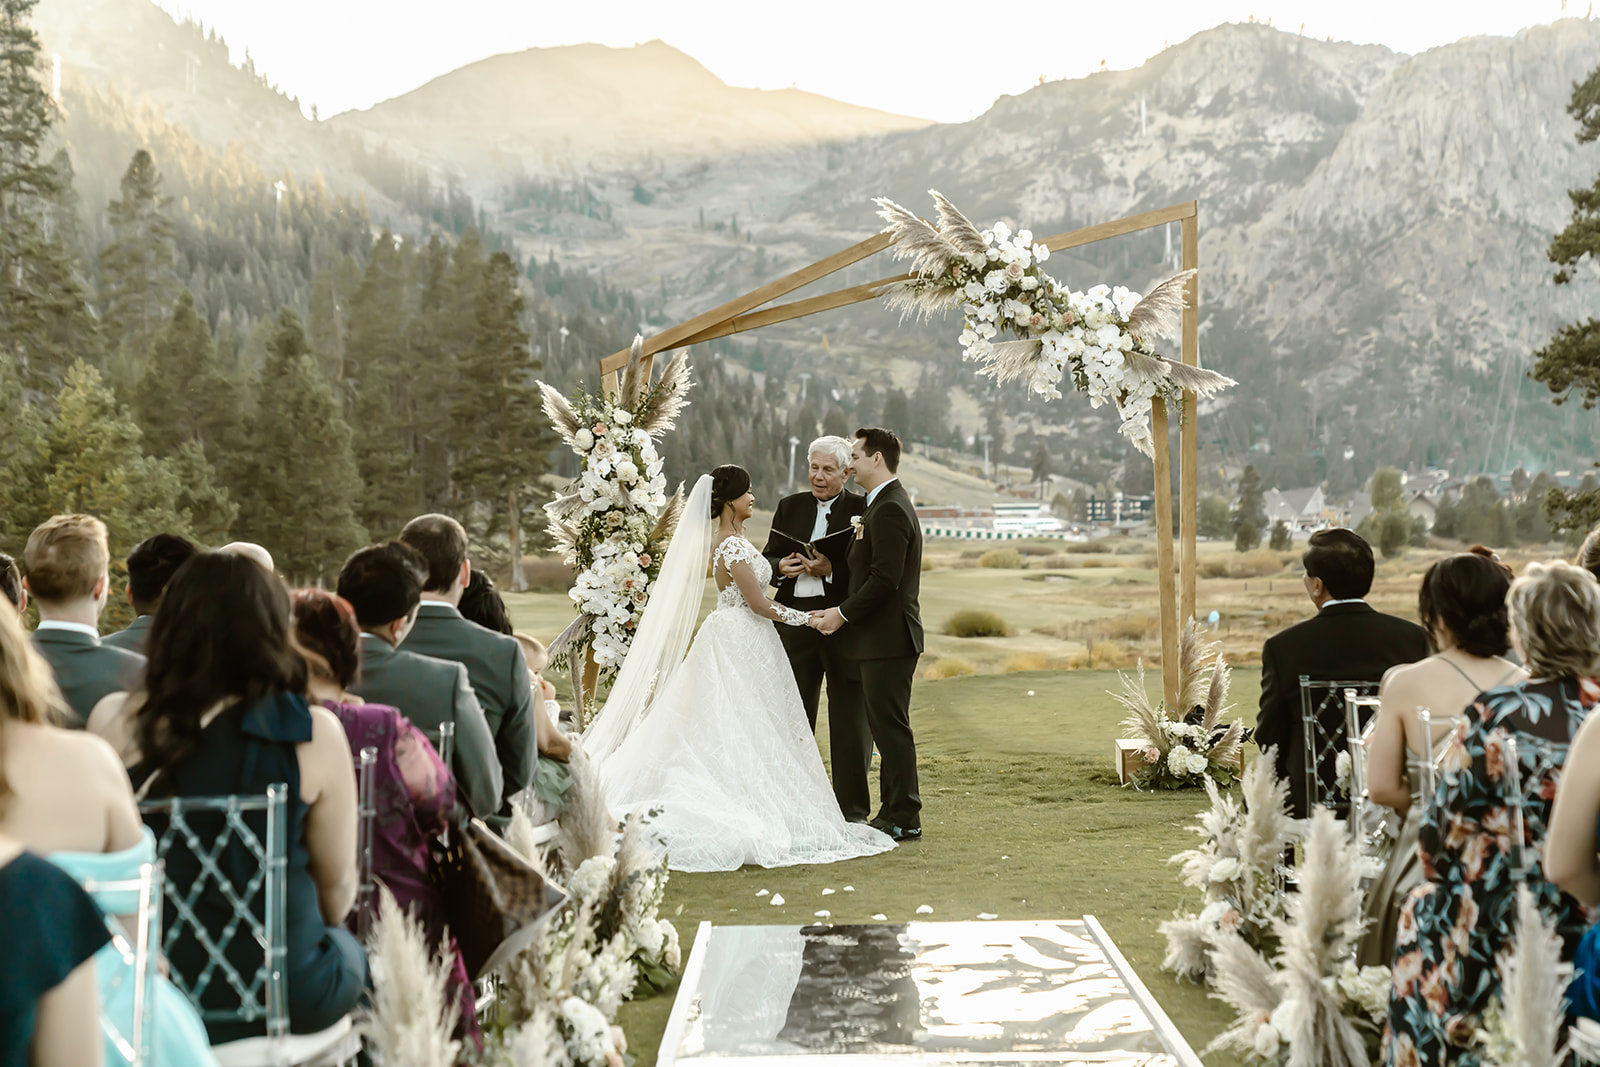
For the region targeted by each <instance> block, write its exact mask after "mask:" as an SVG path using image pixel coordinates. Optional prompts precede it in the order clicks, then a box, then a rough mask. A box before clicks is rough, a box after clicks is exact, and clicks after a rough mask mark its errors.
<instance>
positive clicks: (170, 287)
mask: <svg viewBox="0 0 1600 1067" xmlns="http://www.w3.org/2000/svg"><path fill="white" fill-rule="evenodd" d="M168 206H169V201H168V200H167V199H166V198H165V197H163V196H162V195H161V171H159V170H158V169H156V164H155V160H153V159H151V158H150V153H149V152H147V151H145V150H144V149H143V148H141V149H139V150H138V151H137V152H135V153H134V154H133V159H132V160H130V161H129V163H128V169H127V170H125V171H124V172H123V174H122V197H121V199H118V200H113V201H111V204H110V206H109V208H108V209H107V216H108V218H109V220H110V222H111V232H112V234H113V235H114V236H113V237H112V241H111V243H110V244H108V245H106V247H105V248H104V249H102V250H101V252H100V304H101V308H102V314H101V322H102V323H104V330H105V337H106V344H107V347H109V348H111V349H112V350H113V351H116V352H118V353H119V356H120V360H119V361H120V362H123V363H125V364H127V368H126V370H124V373H125V374H128V380H129V381H130V382H131V381H132V380H133V378H134V376H135V375H136V373H137V368H138V365H139V364H140V363H141V362H142V361H143V358H144V353H145V349H146V348H147V347H148V346H149V344H150V339H151V338H152V337H154V336H155V333H156V331H157V330H158V329H160V328H161V324H162V322H163V321H164V320H165V319H166V317H167V312H168V311H169V310H170V309H171V307H172V304H173V301H175V300H176V299H177V298H178V291H179V289H180V288H181V286H180V284H179V282H178V274H177V270H176V263H177V256H178V252H177V245H176V242H175V240H174V236H175V231H174V229H173V226H172V220H171V219H169V218H168V217H167V214H166V209H167V207H168ZM130 371H131V372H133V373H128V372H130Z"/></svg>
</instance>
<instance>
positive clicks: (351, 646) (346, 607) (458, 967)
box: [294, 589, 478, 1040]
mask: <svg viewBox="0 0 1600 1067" xmlns="http://www.w3.org/2000/svg"><path fill="white" fill-rule="evenodd" d="M294 625H295V638H296V640H297V641H298V643H299V646H300V651H301V653H302V654H303V655H304V656H305V659H306V666H307V668H308V669H309V671H310V676H309V678H308V679H307V682H306V685H307V691H308V695H309V696H310V697H311V699H312V700H314V701H316V702H317V703H318V704H320V705H322V706H323V707H325V708H327V709H328V710H329V711H331V712H333V713H334V714H335V715H337V716H338V717H339V722H340V723H341V724H343V726H344V734H345V738H346V739H347V740H348V741H349V742H350V751H351V753H352V754H354V753H358V752H360V751H361V750H362V749H365V748H374V749H376V750H377V755H378V762H377V763H376V764H375V765H374V773H375V775H376V778H375V779H374V781H373V791H372V795H373V800H374V802H375V804H376V806H377V810H376V812H375V813H374V817H373V842H372V873H373V877H374V879H375V880H376V881H377V882H378V883H379V884H381V885H383V886H385V887H387V888H388V890H389V891H390V892H391V893H393V894H394V898H395V902H396V903H398V904H399V905H400V906H401V907H402V908H404V909H405V910H406V911H407V912H408V913H409V914H410V915H412V916H413V917H414V918H416V919H418V920H419V921H420V922H421V923H422V927H423V929H424V930H425V931H426V932H427V935H428V946H429V948H430V950H432V951H435V952H436V951H438V948H439V945H440V944H441V943H442V942H443V941H444V938H445V936H446V932H445V928H444V926H445V912H444V899H443V898H442V897H441V896H440V894H439V887H438V886H437V885H435V884H434V881H433V879H432V878H431V877H430V876H429V860H428V842H429V840H430V839H432V838H434V837H436V836H438V834H439V832H440V831H441V830H443V829H444V828H445V827H446V826H447V825H448V824H449V823H450V822H451V821H452V820H453V818H454V815H455V811H456V808H457V804H456V784H455V780H454V779H453V778H452V777H451V776H450V772H449V770H447V769H446V768H445V766H444V764H443V763H441V762H440V761H439V754H438V753H437V752H435V751H434V748H433V745H432V743H431V742H429V740H428V738H427V737H425V736H424V735H423V734H422V733H421V732H420V731H419V730H418V729H417V728H416V727H415V726H412V725H411V723H409V722H407V721H406V718H405V716H403V715H401V714H400V713H399V712H398V711H396V710H395V709H394V708H391V707H386V706H384V705H382V704H367V703H363V702H362V700H361V698H360V697H358V696H355V695H353V694H352V693H350V692H349V691H348V690H349V687H350V686H351V685H352V684H353V683H354V682H355V680H356V678H357V676H358V675H359V674H360V671H361V627H360V625H359V624H358V623H357V622H356V613H355V609H354V608H352V607H351V606H350V602H349V601H347V600H344V599H343V598H341V597H337V596H334V595H333V594H332V593H329V592H326V591H324V590H321V589H299V590H296V591H295V594H294ZM373 906H374V907H376V906H377V901H375V900H374V901H373ZM351 918H352V922H353V920H354V916H352V917H351ZM450 977H451V984H452V987H453V989H454V990H455V992H456V995H457V997H458V998H459V999H460V1000H461V1021H462V1023H463V1024H464V1025H465V1027H466V1028H467V1029H468V1030H469V1031H470V1032H471V1033H472V1035H473V1036H474V1039H475V1040H476V1036H477V1032H478V1017H477V1013H476V1011H475V1010H474V1003H475V994H474V991H473V988H472V981H471V979H469V978H468V977H467V967H466V964H465V963H464V962H462V959H461V956H460V954H459V953H456V954H455V966H454V968H453V969H452V971H451V976H450Z"/></svg>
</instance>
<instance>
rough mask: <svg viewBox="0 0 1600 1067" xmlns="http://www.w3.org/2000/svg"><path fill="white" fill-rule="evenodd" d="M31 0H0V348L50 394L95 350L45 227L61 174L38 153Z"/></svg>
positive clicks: (68, 263) (47, 108)
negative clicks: (79, 359)
mask: <svg viewBox="0 0 1600 1067" xmlns="http://www.w3.org/2000/svg"><path fill="white" fill-rule="evenodd" d="M35 3H36V0H0V347H3V348H4V349H6V351H8V352H9V353H11V355H12V357H13V359H15V361H16V365H17V369H18V373H19V374H20V376H21V380H22V382H23V384H24V385H25V386H27V387H28V388H29V389H31V390H36V391H39V392H44V393H50V394H54V393H55V391H56V389H57V388H58V386H59V384H60V381H61V377H62V375H63V374H64V373H65V371H66V368H67V367H68V365H69V364H70V363H71V362H72V360H73V359H74V358H77V357H84V356H87V357H93V356H94V355H96V354H97V353H98V351H99V345H98V335H97V331H96V329H95V323H94V317H93V315H92V314H91V313H90V312H89V308H88V302H87V301H86V300H85V299H84V294H83V287H82V282H81V279H80V278H79V277H78V274H77V271H76V270H75V269H74V265H73V262H72V258H71V256H70V255H69V254H68V252H67V250H66V249H65V248H64V247H63V246H62V244H61V242H60V241H59V240H57V239H55V238H54V237H52V234H51V227H50V226H49V224H48V223H49V218H50V215H51V209H52V205H57V204H59V203H60V202H61V198H62V196H63V192H62V188H61V183H62V174H61V172H59V171H58V170H57V168H56V167H55V166H53V165H51V164H50V163H48V162H45V161H43V160H42V159H41V158H40V153H41V150H42V148H43V145H44V143H45V140H46V138H47V137H48V136H49V133H50V126H51V123H52V122H53V120H54V118H55V112H54V107H53V104H52V101H51V99H50V97H49V94H47V93H46V92H45V89H44V84H43V82H42V81H41V79H40V70H39V38H38V35H37V34H35V33H34V31H33V27H32V26H31V25H30V24H29V21H28V20H29V15H30V14H31V12H32V10H33V7H34V5H35Z"/></svg>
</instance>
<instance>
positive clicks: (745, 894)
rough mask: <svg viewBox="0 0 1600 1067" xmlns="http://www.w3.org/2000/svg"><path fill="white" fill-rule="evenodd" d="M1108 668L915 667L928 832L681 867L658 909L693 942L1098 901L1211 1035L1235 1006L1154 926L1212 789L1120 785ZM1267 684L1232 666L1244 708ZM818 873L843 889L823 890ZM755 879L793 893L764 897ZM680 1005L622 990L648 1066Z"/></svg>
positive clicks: (1189, 1022)
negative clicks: (774, 866) (736, 932)
mask: <svg viewBox="0 0 1600 1067" xmlns="http://www.w3.org/2000/svg"><path fill="white" fill-rule="evenodd" d="M1148 681H1149V683H1150V685H1151V687H1152V691H1155V690H1156V689H1158V688H1159V686H1160V679H1159V675H1155V674H1152V675H1151V676H1150V677H1149V679H1148ZM1115 684H1116V675H1115V673H1114V672H1109V671H1041V672H1029V673H1016V674H992V675H979V676H973V677H964V678H953V679H948V680H944V681H921V680H919V681H918V682H917V684H916V689H915V692H914V696H913V710H912V719H913V724H914V726H915V728H916V733H917V742H918V757H919V759H918V762H919V766H920V769H921V787H922V800H923V827H924V831H925V833H926V837H925V838H924V840H923V841H921V842H919V843H917V844H910V845H903V846H901V847H900V848H899V849H896V850H895V851H894V852H892V853H889V854H887V855H883V856H874V857H868V858H865V859H859V860H852V861H849V862H845V863H837V864H830V865H827V866H815V867H789V868H783V869H780V870H770V871H769V870H764V869H761V868H745V869H743V870H739V871H733V872H730V873H723V874H674V875H673V876H672V881H671V884H670V885H669V886H668V889H667V897H666V903H665V904H664V906H663V908H662V913H663V915H665V916H666V917H668V918H670V919H672V921H673V922H674V923H675V924H677V926H678V929H679V932H680V934H681V935H682V937H683V941H684V945H685V948H687V946H688V945H689V943H690V942H691V941H692V940H693V937H694V932H695V929H696V927H697V926H698V924H699V923H700V922H701V920H710V921H711V922H713V923H718V924H739V923H775V924H796V925H798V924H802V923H810V922H815V921H817V920H816V919H815V918H814V917H813V916H814V913H815V912H817V911H820V910H827V911H829V912H831V913H832V918H831V921H832V922H843V923H851V922H871V921H872V916H873V915H875V914H882V915H884V916H886V917H887V918H888V919H889V920H892V921H906V920H910V919H912V918H914V917H915V913H916V909H917V907H918V906H919V905H923V904H926V905H929V906H930V907H932V908H933V915H932V916H929V917H927V918H931V919H933V920H962V919H975V918H976V917H977V915H978V914H979V913H980V912H988V913H991V914H994V915H997V916H998V917H999V918H1001V919H1059V918H1071V917H1076V916H1080V915H1084V914H1092V915H1095V916H1098V917H1099V919H1100V921H1101V922H1102V923H1104V924H1105V927H1106V930H1107V931H1108V932H1109V933H1110V934H1111V936H1112V938H1113V939H1114V940H1115V941H1116V943H1117V946H1118V948H1120V949H1121V950H1122V952H1123V954H1124V955H1125V956H1127V958H1128V960H1129V962H1130V963H1131V964H1132V965H1133V967H1134V969H1135V970H1136V971H1138V973H1139V976H1140V978H1141V979H1143V981H1144V982H1145V984H1146V985H1147V986H1149V988H1150V990H1151V992H1152V993H1153V994H1154V995H1155V996H1156V998H1157V999H1158V1000H1159V1001H1160V1002H1161V1003H1162V1005H1163V1007H1164V1008H1165V1009H1166V1011H1167V1013H1168V1014H1169V1015H1170V1016H1171V1017H1172V1019H1173V1021H1174V1022H1175V1023H1176V1024H1177V1025H1178V1027H1179V1028H1180V1029H1181V1030H1182V1031H1183V1033H1184V1035H1185V1036H1186V1037H1187V1038H1188V1040H1189V1042H1190V1044H1192V1045H1193V1046H1194V1047H1195V1049H1196V1050H1198V1049H1200V1048H1202V1047H1203V1046H1204V1045H1205V1044H1206V1042H1208V1041H1209V1040H1210V1039H1211V1038H1212V1037H1213V1036H1214V1035H1215V1034H1216V1033H1217V1032H1218V1031H1220V1030H1221V1029H1223V1028H1224V1026H1225V1025H1226V1024H1227V1022H1228V1021H1229V1018H1228V1013H1227V1011H1226V1009H1224V1008H1223V1006H1222V1005H1220V1004H1219V1003H1217V1002H1216V1001H1213V1000H1210V999H1208V998H1207V996H1206V994H1205V991H1204V990H1203V989H1201V988H1200V987H1197V986H1193V985H1187V984H1181V983H1179V982H1177V981H1176V980H1175V979H1174V978H1173V977H1172V976H1171V975H1169V974H1166V973H1164V972H1163V971H1162V970H1161V969H1160V964H1161V957H1162V955H1163V952H1164V950H1165V946H1164V939H1163V938H1162V937H1161V935H1160V934H1159V933H1158V932H1157V930H1156V926H1157V924H1158V923H1160V922H1161V921H1162V920H1163V919H1165V918H1167V917H1168V916H1170V915H1171V914H1172V912H1173V910H1174V909H1175V908H1177V907H1178V906H1179V905H1180V903H1182V902H1183V901H1184V893H1183V890H1182V887H1181V886H1180V884H1179V882H1178V877H1177V872H1176V870H1175V869H1174V868H1172V867H1170V866H1168V865H1167V862H1166V861H1167V857H1168V856H1170V855H1172V854H1173V853H1175V852H1177V851H1179V850H1180V849H1184V848H1188V847H1190V845H1191V844H1193V843H1194V841H1195V840H1196V839H1195V837H1194V835H1193V834H1191V833H1190V832H1188V830H1187V829H1186V827H1187V826H1189V825H1190V824H1191V823H1192V822H1193V819H1194V815H1195V813H1196V812H1197V811H1199V810H1200V809H1201V808H1202V807H1204V806H1205V795H1204V794H1203V793H1201V792H1199V791H1195V790H1185V791H1183V792H1178V793H1161V794H1150V793H1136V792H1134V791H1133V790H1131V789H1124V788H1122V787H1120V786H1118V785H1117V781H1116V775H1115V772H1114V769H1113V763H1112V741H1113V739H1114V738H1116V737H1117V736H1119V735H1120V733H1121V730H1120V729H1119V727H1118V723H1119V721H1120V718H1121V716H1120V715H1119V714H1118V712H1117V710H1116V705H1115V704H1114V702H1113V701H1112V700H1111V698H1110V697H1109V696H1108V695H1107V694H1106V690H1107V688H1108V687H1110V686H1113V685H1115ZM1259 685H1260V678H1259V673H1258V672H1257V671H1255V670H1250V669H1241V670H1237V671H1235V672H1234V688H1233V698H1234V700H1235V702H1236V703H1237V704H1238V709H1239V711H1241V712H1243V713H1244V717H1245V718H1246V719H1249V720H1253V718H1254V712H1255V704H1256V697H1257V693H1258V691H1259ZM1030 691H1031V693H1032V695H1029V693H1030ZM822 750H823V752H824V753H826V751H827V745H826V743H825V742H824V743H823V744H822ZM874 780H875V779H874ZM845 886H853V887H854V891H853V892H844V887H845ZM824 888H831V889H834V890H835V891H836V892H834V893H833V894H831V895H827V896H824V895H823V893H822V890H823V889H824ZM762 889H766V890H768V891H769V892H770V893H773V894H780V895H782V896H783V898H784V901H785V903H784V904H783V905H782V906H773V905H772V904H770V903H768V902H769V901H770V900H771V897H770V896H765V897H758V896H757V895H756V893H757V891H758V890H762ZM671 1006H672V996H671V995H670V994H667V995H662V996H657V997H652V998H649V999H645V1000H640V1001H637V1002H634V1003H630V1004H628V1005H626V1006H624V1009H623V1015H622V1024H623V1026H624V1028H625V1030H626V1031H627V1034H628V1041H629V1044H630V1051H632V1052H633V1053H635V1054H636V1055H638V1057H639V1062H640V1067H651V1065H653V1064H654V1062H655V1057H656V1052H657V1047H658V1045H659V1043H660V1040H661V1033H662V1030H663V1029H664V1028H665V1026H666V1021H667V1015H668V1013H669V1012H670V1010H671ZM1211 1062H1215V1063H1218V1064H1234V1063H1239V1062H1241V1061H1240V1060H1238V1059H1236V1058H1232V1057H1227V1056H1220V1057H1216V1058H1214V1059H1213V1060H1212V1061H1211Z"/></svg>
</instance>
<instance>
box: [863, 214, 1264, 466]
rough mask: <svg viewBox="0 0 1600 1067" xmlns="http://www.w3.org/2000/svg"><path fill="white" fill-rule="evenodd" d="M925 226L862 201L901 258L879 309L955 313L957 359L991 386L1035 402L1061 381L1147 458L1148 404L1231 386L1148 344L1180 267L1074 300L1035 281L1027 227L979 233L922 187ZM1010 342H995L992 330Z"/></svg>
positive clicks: (1157, 331) (1172, 303) (1040, 249)
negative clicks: (1012, 386)
mask: <svg viewBox="0 0 1600 1067" xmlns="http://www.w3.org/2000/svg"><path fill="white" fill-rule="evenodd" d="M929 193H930V195H931V196H932V197H933V200H934V204H935V205H936V206H937V207H938V212H939V224H938V225H937V226H935V225H933V224H932V223H929V222H927V221H926V220H924V219H921V218H919V217H917V216H916V215H915V214H913V213H912V212H910V211H909V210H907V209H906V208H903V207H901V206H900V205H899V204H896V203H895V202H894V201H892V200H888V199H884V198H882V197H880V198H878V199H876V200H874V201H873V202H874V203H876V204H877V205H878V208H879V212H878V214H879V215H880V216H882V218H883V220H884V221H885V222H887V223H888V226H887V227H886V231H887V232H889V233H891V234H893V235H894V238H895V251H894V256H895V258H896V259H910V260H911V261H912V270H913V273H914V275H915V276H914V277H912V278H911V279H909V280H906V281H899V282H894V283H891V284H890V285H888V286H885V287H884V289H883V291H882V292H883V295H884V296H886V297H887V299H888V302H889V305H890V306H891V307H894V308H898V309H899V310H900V311H902V312H905V313H913V312H914V313H917V314H920V315H932V314H933V313H935V312H939V311H945V310H947V309H951V308H960V309H961V312H962V324H961V325H962V331H961V347H962V355H963V358H965V359H968V360H973V361H976V362H977V363H979V364H980V369H979V373H980V374H985V375H989V376H990V377H993V378H994V379H995V380H996V381H998V382H1007V381H1011V380H1013V379H1018V378H1020V379H1022V380H1024V381H1026V382H1027V384H1028V389H1029V390H1030V391H1031V392H1034V393H1038V394H1039V395H1041V396H1043V397H1045V398H1046V399H1054V398H1057V397H1059V396H1061V391H1060V390H1059V389H1058V388H1057V386H1058V385H1059V384H1060V382H1061V379H1062V378H1063V377H1064V376H1066V375H1067V374H1068V373H1070V374H1071V377H1072V384H1073V387H1074V388H1076V389H1077V390H1078V391H1079V392H1081V393H1084V394H1086V395H1087V396H1088V397H1089V403H1090V405H1091V406H1092V407H1099V406H1100V405H1102V404H1104V403H1107V402H1110V403H1112V404H1114V405H1115V406H1116V409H1117V413H1118V415H1120V416H1121V419H1122V425H1121V431H1122V434H1123V435H1124V436H1125V437H1127V438H1128V440H1129V441H1130V442H1132V443H1133V445H1134V447H1136V448H1137V449H1139V451H1141V452H1143V453H1144V454H1145V455H1147V456H1153V455H1154V454H1155V438H1154V435H1153V433H1152V431H1151V427H1150V417H1151V411H1152V407H1153V402H1154V401H1155V400H1156V399H1160V400H1161V401H1163V402H1164V403H1165V404H1167V406H1169V407H1176V408H1177V410H1178V411H1179V412H1180V413H1181V412H1182V411H1183V404H1182V398H1183V393H1184V391H1185V390H1189V391H1192V392H1194V393H1195V394H1196V395H1198V396H1201V397H1208V396H1211V395H1212V394H1214V393H1216V392H1218V391H1219V390H1222V389H1225V388H1227V387H1228V386H1230V385H1234V384H1236V383H1235V382H1234V381H1233V380H1232V379H1231V378H1227V377H1224V376H1223V375H1221V374H1218V373H1216V372H1215V371H1210V370H1203V369H1201V368H1200V367H1192V366H1188V365H1186V364H1183V363H1177V362H1174V361H1172V360H1170V359H1166V358H1165V357H1163V356H1161V355H1159V354H1158V353H1157V352H1156V351H1155V349H1154V347H1153V346H1152V342H1153V340H1154V339H1155V338H1156V337H1159V336H1169V337H1170V336H1171V335H1172V334H1173V333H1174V332H1175V331H1176V330H1177V329H1178V328H1179V326H1180V325H1181V323H1182V312H1183V309H1184V307H1185V296H1184V290H1185V289H1186V288H1187V286H1188V284H1189V281H1190V279H1191V278H1193V277H1194V275H1195V272H1194V271H1192V270H1187V271H1184V272H1182V273H1181V274H1176V275H1174V276H1173V277H1171V278H1168V279H1167V280H1166V281H1164V282H1162V283H1161V284H1160V285H1157V286H1156V287H1155V288H1154V289H1152V290H1151V291H1150V293H1149V294H1148V295H1146V296H1140V295H1139V294H1138V293H1135V292H1132V291H1130V290H1128V289H1126V288H1124V287H1122V286H1117V287H1115V288H1112V287H1110V286H1106V285H1096V286H1094V287H1093V288H1091V289H1089V290H1088V291H1087V292H1076V291H1074V290H1072V289H1069V288H1067V287H1066V286H1064V285H1062V284H1061V283H1060V282H1058V281H1056V279H1054V278H1052V277H1051V276H1050V275H1048V274H1046V273H1045V272H1044V270H1043V268H1042V266H1041V265H1042V264H1043V263H1044V262H1045V261H1046V260H1048V259H1049V258H1050V250H1049V249H1048V248H1046V247H1045V246H1044V245H1043V244H1041V243H1038V242H1035V241H1034V239H1033V234H1032V233H1031V232H1029V231H1028V230H1020V231H1018V232H1017V233H1015V234H1013V233H1012V231H1011V228H1010V227H1009V226H1007V225H1006V224H1005V223H1004V222H996V223H995V224H994V225H993V226H991V227H990V228H989V229H987V230H981V231H980V230H979V229H978V228H977V227H976V226H974V225H973V224H972V222H971V221H969V220H968V219H967V217H966V216H965V215H963V214H962V213H961V212H960V211H959V210H957V209H956V207H955V205H953V204H951V203H950V201H949V200H946V199H945V198H944V197H943V196H941V195H940V194H939V193H938V192H937V191H934V190H929ZM1007 333H1009V334H1012V335H1014V336H1015V337H1016V338H1017V340H1012V341H1002V340H997V338H999V337H1000V336H1001V335H1002V334H1007Z"/></svg>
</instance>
